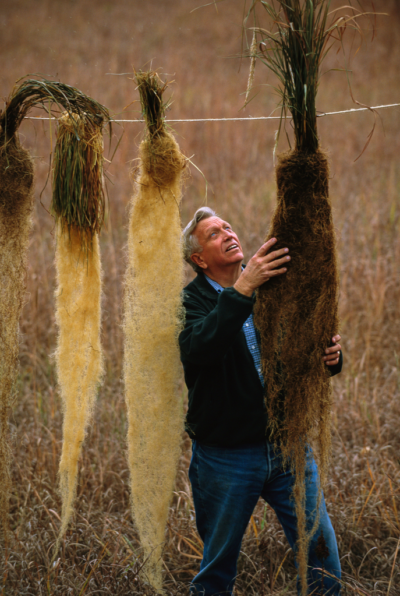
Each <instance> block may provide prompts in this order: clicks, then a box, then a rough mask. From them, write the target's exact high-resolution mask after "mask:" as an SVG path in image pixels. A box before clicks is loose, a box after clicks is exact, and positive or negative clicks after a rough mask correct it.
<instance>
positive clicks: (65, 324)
mask: <svg viewBox="0 0 400 596" xmlns="http://www.w3.org/2000/svg"><path fill="white" fill-rule="evenodd" d="M81 240H82V238H81V233H80V230H79V228H77V227H71V228H70V230H69V233H68V232H63V231H62V228H61V225H60V224H58V227H57V248H56V267H57V291H56V321H57V325H58V328H59V335H58V345H57V351H56V363H57V371H58V383H59V387H60V393H61V397H62V403H63V409H64V423H63V446H62V453H61V461H60V468H59V475H60V486H61V496H62V524H61V529H60V534H59V538H58V542H57V545H56V551H55V552H57V550H58V546H59V542H60V540H61V538H62V537H63V535H64V533H65V531H66V529H67V526H68V522H69V520H70V518H71V515H72V512H73V503H74V498H75V492H76V484H77V474H78V459H79V455H80V453H81V448H82V443H83V440H84V437H85V432H86V429H87V426H88V424H89V421H90V418H91V414H92V410H93V405H94V401H95V397H96V392H97V388H98V385H99V383H100V380H101V376H102V372H103V356H102V350H101V344H100V323H101V311H100V299H101V265H100V251H99V240H98V236H97V234H94V235H93V237H92V242H91V245H90V248H88V247H86V248H84V247H82V243H81Z"/></svg>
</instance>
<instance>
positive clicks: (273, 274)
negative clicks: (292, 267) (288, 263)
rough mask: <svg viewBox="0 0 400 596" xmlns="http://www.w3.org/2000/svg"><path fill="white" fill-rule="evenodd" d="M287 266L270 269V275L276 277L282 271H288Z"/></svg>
mask: <svg viewBox="0 0 400 596" xmlns="http://www.w3.org/2000/svg"><path fill="white" fill-rule="evenodd" d="M286 271H287V269H286V267H282V268H281V269H272V270H271V269H270V270H269V277H274V276H275V275H281V274H282V273H286Z"/></svg>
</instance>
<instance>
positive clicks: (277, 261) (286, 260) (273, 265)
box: [268, 256, 290, 270]
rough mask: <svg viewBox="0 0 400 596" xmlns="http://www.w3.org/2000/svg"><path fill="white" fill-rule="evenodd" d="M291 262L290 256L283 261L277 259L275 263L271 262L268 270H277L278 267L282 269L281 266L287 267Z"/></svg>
mask: <svg viewBox="0 0 400 596" xmlns="http://www.w3.org/2000/svg"><path fill="white" fill-rule="evenodd" d="M289 261H290V257H289V256H286V257H283V258H282V259H275V260H274V261H269V264H268V269H269V270H271V269H276V268H277V267H280V266H281V265H285V264H286V263H288V262H289Z"/></svg>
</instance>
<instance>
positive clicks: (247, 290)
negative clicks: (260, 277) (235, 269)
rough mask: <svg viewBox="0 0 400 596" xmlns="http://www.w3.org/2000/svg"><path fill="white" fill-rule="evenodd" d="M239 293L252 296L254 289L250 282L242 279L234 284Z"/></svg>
mask: <svg viewBox="0 0 400 596" xmlns="http://www.w3.org/2000/svg"><path fill="white" fill-rule="evenodd" d="M233 287H234V288H235V290H236V291H237V292H239V294H243V295H244V296H248V297H251V296H252V294H253V292H254V290H253V288H251V287H250V286H249V285H248V284H246V283H243V281H242V282H241V281H240V279H239V280H238V281H237V282H236V283H235V284H234V286H233Z"/></svg>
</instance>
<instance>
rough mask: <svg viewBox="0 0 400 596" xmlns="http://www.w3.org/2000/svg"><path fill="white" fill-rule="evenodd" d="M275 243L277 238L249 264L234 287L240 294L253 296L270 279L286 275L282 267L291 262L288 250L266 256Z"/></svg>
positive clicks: (277, 251) (259, 251)
mask: <svg viewBox="0 0 400 596" xmlns="http://www.w3.org/2000/svg"><path fill="white" fill-rule="evenodd" d="M275 242H276V238H271V239H270V240H268V242H266V243H265V244H263V245H262V247H261V248H260V249H259V250H258V251H257V252H256V254H255V255H254V256H253V257H252V258H251V259H250V261H249V262H248V263H247V266H246V268H245V269H244V270H243V271H242V273H241V275H240V277H239V279H238V280H237V282H236V283H235V285H234V286H233V287H234V288H235V290H237V291H238V292H240V294H244V295H245V296H251V295H252V293H253V292H254V290H256V289H257V288H259V287H260V286H261V285H262V284H263V283H265V282H266V281H268V280H269V278H270V277H275V276H277V275H282V273H286V271H287V269H286V267H282V265H284V264H285V263H287V262H288V261H290V257H289V256H288V255H287V253H288V252H289V249H288V248H281V249H280V250H276V251H274V252H270V253H268V254H266V253H267V252H268V251H269V250H270V249H271V248H272V246H273V245H274V244H275ZM283 255H286V256H283ZM278 267H280V269H278Z"/></svg>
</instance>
